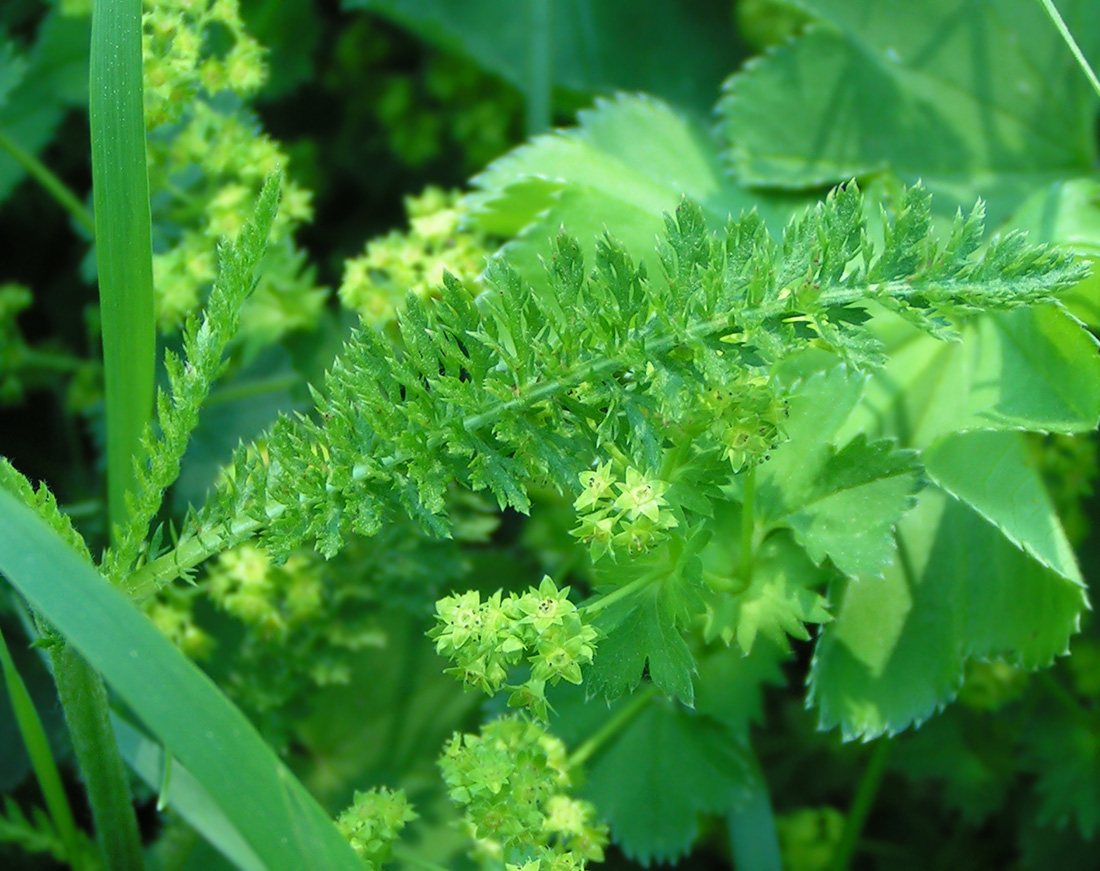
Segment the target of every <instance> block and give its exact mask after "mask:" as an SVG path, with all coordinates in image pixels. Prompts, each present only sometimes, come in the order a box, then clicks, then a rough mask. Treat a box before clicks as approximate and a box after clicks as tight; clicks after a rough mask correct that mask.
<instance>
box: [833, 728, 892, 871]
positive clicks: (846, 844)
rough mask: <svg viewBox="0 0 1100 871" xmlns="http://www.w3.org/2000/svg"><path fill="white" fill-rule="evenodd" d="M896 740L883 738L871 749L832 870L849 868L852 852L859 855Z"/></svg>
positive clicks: (837, 848) (841, 835)
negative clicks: (865, 827) (865, 828)
mask: <svg viewBox="0 0 1100 871" xmlns="http://www.w3.org/2000/svg"><path fill="white" fill-rule="evenodd" d="M893 746H894V745H893V743H892V742H891V741H890V740H889V739H887V738H879V740H878V741H876V742H875V746H874V748H873V749H872V750H871V758H870V759H869V760H868V761H867V767H866V768H865V769H864V770H863V776H862V777H861V778H860V780H859V786H858V787H857V788H856V794H855V798H853V799H852V806H851V808H849V810H848V817H847V819H846V820H845V821H844V831H843V832H841V834H840V843H838V844H837V845H836V850H835V851H834V852H833V857H832V861H831V862H830V863H829V871H848V867H849V866H850V865H851V862H852V856H854V855H855V852H856V847H857V846H858V844H859V838H860V835H861V834H862V833H863V825H864V823H866V822H867V815H868V814H870V812H871V807H872V805H874V803H875V796H876V795H878V788H879V787H880V786H881V785H882V777H883V775H884V774H885V773H886V762H887V760H888V759H889V758H890V750H891V748H892V747H893Z"/></svg>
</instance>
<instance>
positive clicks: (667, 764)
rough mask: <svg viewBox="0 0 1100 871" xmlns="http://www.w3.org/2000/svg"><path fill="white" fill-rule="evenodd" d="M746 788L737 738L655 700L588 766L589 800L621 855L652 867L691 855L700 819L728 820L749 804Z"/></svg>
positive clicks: (715, 723)
mask: <svg viewBox="0 0 1100 871" xmlns="http://www.w3.org/2000/svg"><path fill="white" fill-rule="evenodd" d="M623 704H630V702H628V701H627V702H623ZM612 715H613V714H612ZM749 785H750V774H749V769H748V766H747V764H746V749H745V746H744V744H743V743H742V738H741V737H740V735H739V733H738V732H736V731H735V730H733V729H731V728H730V727H728V726H725V725H723V724H722V723H720V722H719V721H717V720H713V719H711V718H710V717H706V716H702V715H699V714H695V713H692V712H690V711H687V710H685V709H684V708H682V707H681V706H680V705H677V704H675V703H671V702H667V701H661V700H653V701H651V702H650V703H649V704H648V705H647V707H646V708H645V710H643V711H642V713H641V714H639V715H638V716H637V717H636V718H635V719H633V720H632V721H630V723H629V724H628V725H627V726H626V727H625V728H623V730H622V731H621V732H620V733H618V735H617V736H616V738H615V739H614V743H612V744H611V745H610V746H609V747H608V748H607V749H606V750H603V751H602V752H601V753H600V754H599V755H598V756H596V757H595V758H594V759H593V761H592V762H590V763H589V765H588V782H587V784H586V785H585V788H584V795H585V797H586V798H588V799H590V800H591V801H592V802H593V803H594V804H595V805H596V807H597V808H599V810H600V814H601V815H602V816H603V817H604V818H605V819H606V820H607V821H608V822H609V823H610V824H611V837H612V839H613V840H614V841H615V842H616V843H617V844H618V845H619V846H620V847H621V848H622V850H623V852H624V853H626V855H627V856H629V857H630V858H632V859H635V860H637V861H640V862H641V863H642V864H644V865H647V866H648V865H649V864H650V863H651V862H653V861H657V862H672V861H675V860H677V859H679V858H680V857H681V856H683V855H684V854H685V853H687V852H688V851H689V850H690V849H691V846H692V844H693V843H694V841H695V838H696V836H697V835H698V833H699V822H698V816H699V814H702V813H713V814H721V813H725V812H726V811H728V810H730V808H731V807H734V806H736V805H737V804H739V803H741V802H742V801H744V799H745V798H746V797H747V794H748V787H749Z"/></svg>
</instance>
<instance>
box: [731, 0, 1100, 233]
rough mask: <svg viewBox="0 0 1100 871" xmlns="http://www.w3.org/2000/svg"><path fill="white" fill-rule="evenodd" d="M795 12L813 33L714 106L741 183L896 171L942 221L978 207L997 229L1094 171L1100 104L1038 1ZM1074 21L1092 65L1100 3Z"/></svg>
mask: <svg viewBox="0 0 1100 871" xmlns="http://www.w3.org/2000/svg"><path fill="white" fill-rule="evenodd" d="M800 5H801V6H803V7H804V8H805V9H807V10H808V11H809V12H810V13H811V14H813V15H814V16H815V17H817V18H818V22H819V23H817V24H815V25H813V26H811V27H810V28H808V29H807V30H806V32H805V33H804V35H802V36H801V37H800V38H798V39H795V40H793V41H791V42H789V43H785V44H783V45H780V46H778V47H776V48H775V49H773V50H771V51H770V52H768V53H767V54H766V55H765V56H764V57H763V58H761V59H759V60H757V61H754V62H750V63H749V64H748V65H747V66H746V67H745V69H744V70H743V71H742V72H740V73H738V74H735V75H734V76H733V77H732V78H731V79H730V80H729V81H728V82H727V84H726V93H725V96H724V98H723V100H722V102H721V103H720V106H719V108H720V113H721V115H722V119H723V129H724V131H725V133H726V136H727V138H728V141H729V142H730V143H731V144H732V146H731V149H730V156H731V158H732V160H733V163H734V166H735V167H736V171H737V174H738V177H739V178H741V179H743V180H744V181H745V182H746V183H749V184H763V185H773V186H778V187H782V188H792V187H794V188H805V187H813V186H817V185H822V184H834V183H836V182H839V181H843V180H844V179H847V178H851V177H852V176H862V175H866V174H868V173H874V172H880V171H881V170H883V169H891V170H893V171H895V172H896V173H897V174H898V175H899V176H900V177H901V179H902V180H903V181H905V182H906V183H909V184H912V183H913V182H915V181H916V180H917V179H921V180H923V182H924V184H926V185H927V186H928V187H929V189H930V190H932V191H934V192H935V193H936V195H937V199H936V205H937V209H938V210H939V211H940V213H941V214H944V215H950V213H951V212H953V211H954V210H955V209H956V208H958V207H966V206H967V205H968V204H969V203H971V202H973V201H974V199H975V198H976V197H977V196H983V197H985V198H986V199H987V200H988V201H989V202H990V204H991V207H993V208H994V213H993V215H994V220H995V222H999V220H1000V219H1001V218H1002V217H1004V216H1005V215H1006V214H1008V213H1010V212H1011V211H1012V210H1013V209H1014V208H1015V206H1016V205H1018V204H1019V203H1020V202H1021V200H1022V199H1023V198H1024V197H1026V196H1028V195H1030V194H1031V192H1033V191H1034V190H1035V189H1036V187H1038V186H1040V185H1042V184H1045V183H1048V182H1050V181H1053V180H1055V179H1058V178H1065V177H1072V176H1075V175H1081V174H1084V173H1085V172H1087V171H1088V170H1089V168H1090V167H1091V166H1092V165H1093V162H1094V159H1095V155H1096V146H1095V141H1094V140H1095V137H1094V135H1093V115H1094V113H1095V105H1096V99H1095V95H1094V94H1093V93H1092V92H1091V89H1090V87H1089V85H1088V82H1087V80H1086V79H1085V77H1084V76H1082V75H1081V73H1080V70H1079V69H1077V67H1076V63H1075V61H1074V59H1073V57H1072V55H1071V54H1070V53H1069V52H1068V51H1067V50H1066V47H1065V45H1064V44H1063V43H1062V41H1061V38H1060V37H1059V35H1058V32H1057V31H1056V30H1055V28H1054V27H1053V26H1052V25H1051V23H1050V21H1049V20H1048V19H1047V18H1046V17H1045V14H1044V12H1043V10H1042V7H1041V5H1040V4H1038V3H1035V2H1033V0H1004V2H998V3H980V4H976V3H972V2H970V0H930V2H926V3H920V4H903V3H898V4H868V3H865V2H862V0H801V2H800ZM1065 12H1066V18H1067V23H1068V25H1069V27H1070V29H1071V31H1072V32H1073V33H1074V34H1075V35H1076V37H1077V39H1078V40H1079V41H1080V42H1081V43H1082V47H1083V49H1084V50H1085V53H1086V54H1087V55H1089V56H1091V57H1092V58H1094V59H1095V58H1096V57H1097V56H1098V54H1100V12H1098V10H1097V8H1096V6H1095V4H1089V3H1078V4H1073V5H1072V6H1071V7H1070V8H1068V9H1066V10H1065ZM993 58H995V59H996V61H995V62H993V63H991V59H993ZM1094 62H1095V61H1094ZM929 130H935V131H937V135H936V136H935V137H930V136H927V135H925V133H926V131H929Z"/></svg>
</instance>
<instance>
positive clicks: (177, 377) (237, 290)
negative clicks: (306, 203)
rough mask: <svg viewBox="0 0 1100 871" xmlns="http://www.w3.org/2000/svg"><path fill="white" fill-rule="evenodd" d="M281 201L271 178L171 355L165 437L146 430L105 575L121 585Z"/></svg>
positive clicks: (163, 401) (164, 397)
mask: <svg viewBox="0 0 1100 871" xmlns="http://www.w3.org/2000/svg"><path fill="white" fill-rule="evenodd" d="M278 202H279V181H278V179H277V178H275V177H272V178H269V179H268V181H267V184H266V185H265V186H264V191H263V193H262V195H261V197H260V201H259V204H258V205H257V208H256V215H255V218H254V219H253V221H252V222H251V223H250V224H248V225H246V226H245V228H244V229H243V230H242V232H241V234H240V236H239V237H238V239H237V240H236V242H227V243H226V244H225V245H224V246H223V247H222V249H221V251H220V252H219V255H220V256H219V264H218V265H219V270H218V272H219V274H218V281H217V282H216V283H215V285H214V290H213V291H212V292H211V295H210V300H209V302H208V304H207V308H206V311H205V312H204V316H203V318H202V321H201V322H200V321H199V320H198V319H196V318H192V319H191V320H190V321H189V322H188V324H187V327H186V329H185V332H184V339H183V347H184V353H185V355H186V358H185V360H181V359H180V358H179V357H177V356H176V355H175V354H172V353H171V352H169V353H168V354H167V355H166V356H165V369H166V371H167V374H168V385H169V391H170V393H165V392H163V391H162V392H160V393H158V395H157V422H158V424H159V427H160V434H159V436H154V435H153V432H152V430H151V429H148V430H147V431H146V433H145V434H144V436H143V438H142V448H143V454H144V457H145V458H146V459H145V461H144V463H140V464H135V477H136V481H135V485H134V491H133V493H132V494H128V499H127V521H126V524H125V525H124V526H123V527H122V528H121V529H120V531H119V533H118V536H117V539H116V543H115V548H114V549H113V551H112V552H111V555H110V558H109V560H108V562H107V571H108V574H109V576H110V577H111V578H112V579H113V580H114V582H115V583H121V582H122V581H123V579H124V576H125V574H126V573H127V572H129V571H130V570H132V569H133V568H134V563H135V561H136V560H137V559H138V558H139V556H140V552H141V549H142V546H143V541H144V539H145V537H146V535H147V534H148V531H149V524H150V523H151V521H152V520H153V517H154V516H155V514H156V512H157V510H158V508H159V507H160V504H161V500H162V499H163V497H164V491H165V490H167V489H168V487H169V486H171V484H172V483H173V482H174V481H175V480H176V477H177V476H178V475H179V464H180V460H181V459H182V458H183V453H184V451H185V450H186V449H187V442H188V440H189V438H190V436H191V433H192V431H193V430H194V429H195V426H196V424H197V423H198V416H199V408H200V406H201V405H202V403H203V401H204V400H205V399H206V397H207V395H208V393H209V391H210V386H211V384H212V383H213V381H214V379H215V378H216V377H217V375H218V374H219V373H220V371H221V370H222V367H223V363H222V355H223V353H224V351H225V347H226V345H227V344H228V343H229V341H230V339H232V338H233V336H234V335H235V334H236V332H237V328H238V325H239V322H240V321H239V319H240V311H241V306H242V305H243V303H244V301H245V298H246V297H247V296H248V294H249V293H251V292H252V290H253V288H254V287H255V278H254V275H255V270H256V266H257V264H258V263H259V262H260V259H261V258H262V257H263V254H264V251H265V250H266V247H267V238H268V233H269V232H270V230H271V224H272V222H273V221H274V218H275V211H276V208H277V206H278Z"/></svg>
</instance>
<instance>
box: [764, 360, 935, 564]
mask: <svg viewBox="0 0 1100 871" xmlns="http://www.w3.org/2000/svg"><path fill="white" fill-rule="evenodd" d="M865 384H866V376H864V375H862V374H860V373H857V372H854V371H851V370H849V369H848V368H847V367H845V366H839V367H836V368H834V369H832V370H831V371H829V372H827V373H824V372H823V373H819V374H817V375H814V376H812V377H810V378H809V379H807V380H806V381H804V382H802V383H801V384H799V385H797V386H796V387H794V388H793V389H792V390H791V393H790V395H789V398H788V407H789V410H790V416H789V418H788V420H787V422H786V424H785V428H786V430H787V434H788V435H789V437H790V438H789V440H788V441H787V442H785V443H784V444H782V445H780V446H779V447H778V448H777V449H776V450H775V451H774V452H773V453H772V457H771V459H770V460H768V461H766V462H764V463H763V464H762V465H761V466H760V468H759V470H758V472H757V474H758V485H757V492H758V506H759V507H758V514H759V517H760V519H761V520H762V521H763V522H764V523H766V524H768V525H769V526H785V527H788V528H790V529H791V530H792V531H793V533H794V536H795V538H796V539H797V540H798V541H799V543H800V544H802V546H803V547H805V548H806V552H807V553H808V554H809V555H810V558H811V559H813V560H814V562H816V563H818V564H820V563H821V562H822V561H823V560H824V559H825V558H826V557H828V558H829V559H831V560H832V562H833V564H834V565H835V566H836V567H837V568H838V569H840V571H842V572H844V573H845V574H848V575H851V576H853V577H871V576H874V575H878V574H880V573H881V571H882V569H883V567H884V566H886V565H888V564H889V563H890V561H891V560H892V558H893V553H894V541H893V527H894V524H895V523H897V521H898V519H899V518H900V517H901V516H902V514H904V513H905V511H906V510H907V509H908V508H909V507H910V506H911V505H912V504H913V494H914V493H915V492H916V490H917V489H918V487H919V486H920V466H919V464H918V463H917V461H916V455H915V454H914V453H913V452H911V451H899V450H897V449H896V448H895V446H894V444H893V443H892V442H890V441H885V440H883V441H875V442H869V441H868V440H867V438H866V436H864V435H862V434H860V435H857V436H855V437H854V438H852V440H851V441H848V442H847V443H846V444H845V443H844V442H842V441H839V440H838V439H837V437H836V433H837V432H838V430H840V429H841V427H842V426H843V424H844V422H845V420H846V419H847V418H848V416H849V415H850V414H851V412H852V410H853V409H854V408H855V407H856V404H857V403H858V402H859V399H860V397H861V395H862V393H863V389H864V385H865ZM840 445H842V446H840ZM838 446H839V447H838Z"/></svg>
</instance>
